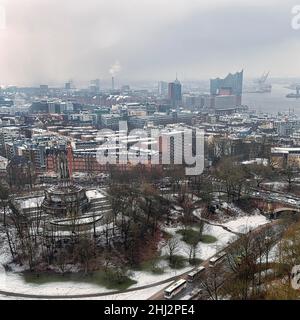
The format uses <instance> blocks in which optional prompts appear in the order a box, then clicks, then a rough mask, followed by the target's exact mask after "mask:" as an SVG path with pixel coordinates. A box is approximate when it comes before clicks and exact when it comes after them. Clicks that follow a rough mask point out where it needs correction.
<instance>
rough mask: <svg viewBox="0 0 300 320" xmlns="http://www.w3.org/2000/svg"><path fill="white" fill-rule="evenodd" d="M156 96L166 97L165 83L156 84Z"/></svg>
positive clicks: (166, 87) (166, 85) (166, 86)
mask: <svg viewBox="0 0 300 320" xmlns="http://www.w3.org/2000/svg"><path fill="white" fill-rule="evenodd" d="M158 94H159V95H160V96H167V94H168V83H167V82H165V81H159V82H158Z"/></svg>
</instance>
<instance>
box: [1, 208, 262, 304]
mask: <svg viewBox="0 0 300 320" xmlns="http://www.w3.org/2000/svg"><path fill="white" fill-rule="evenodd" d="M266 223H268V220H267V219H266V218H265V217H264V216H262V215H259V214H256V215H252V216H243V217H240V218H237V219H235V220H231V221H228V222H226V223H224V224H222V225H221V226H214V225H208V224H206V225H205V229H204V233H205V234H206V235H211V236H213V237H215V238H216V239H217V241H216V242H214V243H200V244H199V246H198V249H197V252H196V257H197V258H199V259H201V260H207V259H209V258H210V257H211V256H213V255H215V254H216V252H218V251H220V250H221V249H223V248H224V247H226V246H227V245H228V243H229V242H232V241H234V240H235V239H236V238H237V237H238V236H237V235H236V234H235V233H233V232H240V233H242V232H247V231H249V230H250V229H254V228H256V227H258V226H260V225H263V224H266ZM222 226H224V227H227V228H229V229H230V230H232V231H233V232H229V231H227V230H225V229H224V228H222ZM179 229H180V228H179V227H177V228H175V227H174V228H166V229H165V231H166V232H168V233H169V234H171V235H173V236H174V237H177V238H178V241H179V248H178V254H180V255H182V256H186V257H187V256H188V248H187V244H186V243H185V242H184V241H182V239H181V237H182V236H181V235H180V234H178V233H176V231H178V230H179ZM0 236H1V237H2V243H5V242H4V241H3V240H4V238H5V235H4V234H1V235H0ZM164 250H165V248H164V247H162V248H161V255H164V253H165V252H164ZM10 260H11V256H10V252H9V248H8V246H7V245H6V244H4V245H2V248H1V252H0V291H6V292H14V293H23V294H33V295H62V296H67V295H81V294H83V295H84V294H95V293H107V294H108V295H106V296H103V297H99V298H97V299H108V300H117V299H122V300H126V299H143V300H144V299H147V298H149V297H150V296H152V295H153V294H154V293H155V292H157V291H159V290H160V289H162V288H163V287H165V286H166V285H167V284H166V283H165V284H161V285H155V286H153V287H150V288H147V289H143V290H136V291H132V292H126V293H122V294H113V295H111V294H109V292H111V291H112V290H109V289H106V288H105V287H103V286H99V285H98V284H93V283H86V282H79V281H76V282H73V281H61V282H52V281H51V282H47V283H43V284H36V283H32V282H26V280H25V279H24V276H23V275H22V274H21V273H20V272H17V271H21V269H20V270H18V268H14V272H7V271H5V269H4V267H3V265H5V264H7V263H9V262H10ZM163 268H164V272H163V273H162V274H159V275H155V274H153V273H151V272H150V271H149V272H146V271H134V272H133V273H132V276H131V278H132V279H133V280H135V281H137V283H136V284H134V285H133V286H131V287H130V288H135V287H136V288H137V287H141V286H145V285H151V284H155V283H159V282H160V281H164V280H167V279H169V278H172V277H174V276H178V275H180V274H182V273H185V272H187V271H189V270H191V269H192V267H191V266H188V265H187V266H186V267H184V268H183V269H177V270H174V269H171V268H170V267H168V265H167V264H165V265H163ZM4 298H5V296H2V297H1V296H0V299H4Z"/></svg>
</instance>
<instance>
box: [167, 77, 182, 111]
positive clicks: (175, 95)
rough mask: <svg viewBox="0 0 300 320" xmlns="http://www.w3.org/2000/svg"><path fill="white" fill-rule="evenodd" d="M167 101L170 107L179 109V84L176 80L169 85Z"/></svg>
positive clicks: (180, 96)
mask: <svg viewBox="0 0 300 320" xmlns="http://www.w3.org/2000/svg"><path fill="white" fill-rule="evenodd" d="M169 99H170V101H171V105H172V107H179V106H180V105H181V100H182V94H181V83H180V82H179V81H178V79H177V78H176V80H175V81H174V82H171V83H169Z"/></svg>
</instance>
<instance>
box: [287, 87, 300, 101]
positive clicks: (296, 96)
mask: <svg viewBox="0 0 300 320" xmlns="http://www.w3.org/2000/svg"><path fill="white" fill-rule="evenodd" d="M286 97H287V98H293V99H299V98H300V86H299V87H296V93H289V94H287V95H286Z"/></svg>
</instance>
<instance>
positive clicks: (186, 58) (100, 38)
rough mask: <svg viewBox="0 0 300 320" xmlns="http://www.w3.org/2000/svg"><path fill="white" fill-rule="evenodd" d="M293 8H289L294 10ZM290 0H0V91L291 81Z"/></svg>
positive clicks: (294, 35) (295, 35) (297, 39)
mask: <svg viewBox="0 0 300 320" xmlns="http://www.w3.org/2000/svg"><path fill="white" fill-rule="evenodd" d="M297 1H298V3H297ZM295 4H300V0H292V1H290V0H251V1H250V0H249V1H248V0H83V1H78V0H0V5H2V6H3V7H4V8H5V10H6V29H4V30H0V83H2V84H19V85H31V84H40V83H49V84H54V83H55V84H60V83H64V82H65V81H67V80H69V79H74V80H75V81H87V80H89V79H93V78H100V79H108V78H109V77H110V73H113V72H115V73H116V77H118V78H120V79H129V80H139V79H140V80H146V79H151V80H164V79H165V80H172V79H173V78H174V77H175V73H176V71H177V72H178V75H179V78H180V79H183V80H184V79H205V78H210V77H215V76H218V75H220V76H223V75H225V74H226V73H227V72H230V71H232V72H234V71H238V70H240V69H242V68H244V69H245V75H246V77H247V76H248V77H253V76H258V75H260V74H261V73H262V72H263V71H266V70H271V73H272V76H300V58H299V57H300V30H298V31H296V30H293V29H292V28H291V19H292V14H291V9H292V7H293V5H295Z"/></svg>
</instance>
